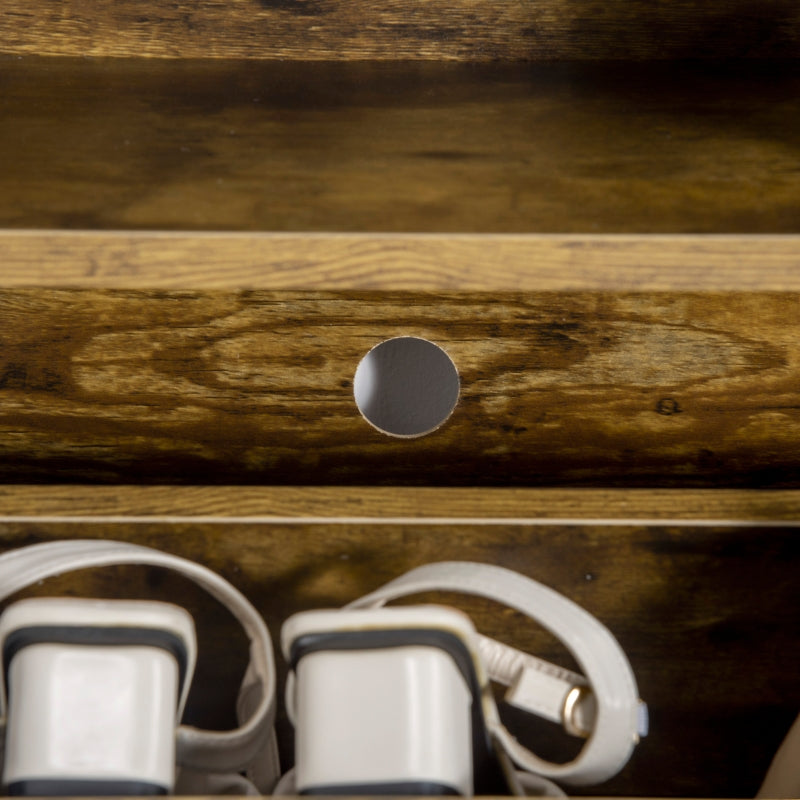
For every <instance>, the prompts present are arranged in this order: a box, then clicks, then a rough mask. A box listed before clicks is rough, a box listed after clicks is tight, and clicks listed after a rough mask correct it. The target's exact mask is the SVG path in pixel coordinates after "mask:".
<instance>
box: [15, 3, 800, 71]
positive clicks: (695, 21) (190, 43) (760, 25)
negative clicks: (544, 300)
mask: <svg viewBox="0 0 800 800" xmlns="http://www.w3.org/2000/svg"><path fill="white" fill-rule="evenodd" d="M798 23H800V13H799V12H798V9H797V5H796V3H793V2H791V0H770V2H766V3H753V2H750V1H748V0H710V2H709V1H706V2H702V0H680V2H671V3H648V2H646V0H626V2H624V3H623V2H617V3H601V2H597V0H540V1H539V2H533V0H518V2H514V3H508V2H503V0H481V2H475V1H474V0H379V1H378V2H373V3H367V4H365V3H361V2H358V0H228V2H225V3H221V2H218V1H217V0H200V1H199V2H193V3H190V2H185V0H184V1H183V2H171V3H163V2H158V0H147V1H146V2H143V1H142V0H138V1H137V0H116V2H114V3H107V2H102V0H62V2H59V3H58V4H56V5H54V4H52V3H48V2H46V0H30V1H29V2H23V0H6V1H5V2H4V4H3V10H2V13H0V52H5V53H38V54H43V55H73V56H84V55H91V56H136V57H140V56H144V57H159V58H208V57H228V58H230V57H235V58H242V57H244V58H257V59H263V58H267V59H365V58H368V59H456V60H463V61H492V60H497V59H504V60H519V59H523V60H527V59H534V60H538V59H564V58H569V59H573V58H577V59H604V58H605V59H607V58H620V59H648V58H687V57H689V58H691V57H697V58H742V57H743V58H759V57H765V56H770V57H775V56H780V57H792V56H796V55H797V53H798Z"/></svg>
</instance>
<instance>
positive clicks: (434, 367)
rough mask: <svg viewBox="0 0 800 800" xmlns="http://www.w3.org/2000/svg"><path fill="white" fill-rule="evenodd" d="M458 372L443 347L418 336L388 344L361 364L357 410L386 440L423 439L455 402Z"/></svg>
mask: <svg viewBox="0 0 800 800" xmlns="http://www.w3.org/2000/svg"><path fill="white" fill-rule="evenodd" d="M459 390H460V384H459V379H458V370H457V369H456V366H455V364H454V363H453V362H452V360H451V359H450V356H448V355H447V353H445V351H444V350H442V348H441V347H439V346H438V345H435V344H434V343H433V342H429V341H428V340H427V339H420V338H418V337H416V336H400V337H398V338H396V339H388V340H386V341H385V342H381V343H380V344H378V345H376V346H375V347H373V348H372V350H370V351H369V352H368V353H367V354H366V355H365V356H364V358H362V359H361V363H360V364H359V365H358V368H357V369H356V374H355V377H354V378H353V394H354V396H355V401H356V405H357V406H358V410H359V411H360V412H361V413H362V414H363V415H364V418H365V419H366V420H367V422H369V423H370V424H371V425H373V426H374V427H376V428H377V429H378V430H379V431H381V432H382V433H385V434H387V435H388V436H400V437H407V438H411V437H415V436H424V435H425V434H426V433H431V432H432V431H435V430H436V429H437V428H438V427H440V426H441V425H442V424H443V423H444V422H445V421H446V420H447V418H448V417H449V416H450V415H451V414H452V413H453V409H454V408H455V406H456V403H457V402H458V395H459Z"/></svg>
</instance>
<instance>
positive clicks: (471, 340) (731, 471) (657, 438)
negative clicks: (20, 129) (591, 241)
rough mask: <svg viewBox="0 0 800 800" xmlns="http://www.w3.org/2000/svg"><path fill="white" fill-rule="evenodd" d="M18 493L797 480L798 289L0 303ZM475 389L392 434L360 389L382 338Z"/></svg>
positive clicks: (7, 421)
mask: <svg viewBox="0 0 800 800" xmlns="http://www.w3.org/2000/svg"><path fill="white" fill-rule="evenodd" d="M0 316H1V317H2V319H3V328H2V331H1V332H0V345H2V346H1V347H0V477H2V480H3V481H6V482H15V483H19V482H26V481H34V482H39V481H46V482H51V481H58V480H82V481H96V482H101V483H117V482H128V483H159V482H168V483H209V484H229V483H260V484H297V483H301V484H315V485H322V484H362V483H366V484H373V485H374V484H381V485H387V484H406V485H408V484H414V485H497V486H502V485H518V486H530V485H565V484H567V485H569V484H573V485H584V486H585V485H595V486H608V485H621V486H636V485H642V486H700V487H703V486H706V487H707V486H725V485H730V486H773V487H781V486H783V487H797V486H798V485H800V447H798V442H800V314H799V313H798V295H797V293H794V292H787V293H763V294H755V293H737V292H728V293H672V294H670V293H653V294H647V293H635V294H625V293H618V294H612V293H602V292H598V293H578V292H576V293H564V294H556V293H526V294H505V295H496V294H480V293H476V294H470V295H465V294H441V295H433V294H422V293H417V294H411V293H395V294H380V293H373V294H370V293H357V292H354V293H350V294H347V295H346V296H345V295H342V294H336V293H321V292H317V293H314V292H266V291H246V292H239V293H233V292H206V293H202V292H189V291H183V292H166V291H164V292H155V291H151V292H147V291H92V290H82V291H81V290H73V291H68V290H44V289H42V290H22V289H20V290H12V289H8V290H5V291H3V292H2V293H0ZM402 335H411V336H420V337H423V338H426V339H429V340H431V341H433V342H435V343H437V344H439V345H440V346H441V347H443V348H444V349H445V350H446V351H447V352H448V353H449V355H450V356H451V358H452V359H453V361H454V363H455V365H456V367H457V369H458V371H459V374H460V379H461V397H460V400H459V403H458V405H457V406H456V409H455V411H454V413H453V415H452V417H451V418H450V419H449V421H448V422H447V423H446V424H445V425H444V426H443V427H442V428H440V429H439V430H438V431H436V432H435V433H432V434H431V435H429V436H424V437H422V438H419V439H412V440H405V439H394V438H391V437H388V436H386V435H384V434H382V433H379V432H378V431H376V430H375V429H373V428H372V427H371V426H370V425H368V424H367V423H366V422H365V420H364V419H363V418H362V417H361V415H360V414H359V412H358V409H357V407H356V405H355V402H354V399H353V385H352V383H353V375H354V372H355V369H356V367H357V365H358V363H359V361H360V359H361V358H362V357H363V356H364V355H365V354H366V353H367V351H368V350H369V349H370V348H371V347H372V346H374V345H375V344H377V343H378V342H380V341H382V340H385V339H388V338H391V337H394V336H402Z"/></svg>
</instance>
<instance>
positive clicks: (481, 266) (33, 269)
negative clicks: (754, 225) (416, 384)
mask: <svg viewBox="0 0 800 800" xmlns="http://www.w3.org/2000/svg"><path fill="white" fill-rule="evenodd" d="M0 264H2V269H1V270H0V288H29V289H38V288H42V289H44V288H59V289H64V288H82V289H152V290H176V289H177V290H192V291H196V290H208V289H212V290H227V291H234V292H236V291H241V290H249V289H269V290H287V289H288V290H295V291H296V290H307V289H309V288H313V289H316V290H327V291H330V290H333V291H338V292H344V293H348V292H353V291H356V292H358V291H382V292H397V291H400V292H403V291H405V292H408V291H416V292H499V293H508V292H512V293H513V292H517V293H518V292H542V291H550V292H573V291H598V290H599V291H608V292H663V291H669V292H680V291H690V292H720V291H722V292H730V291H753V292H794V293H797V292H800V235H794V236H790V235H784V236H781V235H773V236H767V235H760V236H747V235H728V236H722V235H714V236H709V235H695V236H691V235H682V236H679V235H578V234H572V235H569V234H567V235H556V234H528V235H513V234H487V235H473V234H452V235H449V234H396V235H393V234H363V233H362V234H302V233H295V234H276V233H202V232H197V233H179V232H155V233H154V232H147V231H133V232H120V231H107V232H102V231H53V230H32V231H16V230H0Z"/></svg>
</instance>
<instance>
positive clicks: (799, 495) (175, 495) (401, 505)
mask: <svg viewBox="0 0 800 800" xmlns="http://www.w3.org/2000/svg"><path fill="white" fill-rule="evenodd" d="M0 516H2V518H3V519H5V520H6V521H9V520H11V519H12V518H13V519H14V520H15V521H23V520H29V521H37V520H38V521H40V522H42V521H45V520H50V521H65V520H72V521H75V522H81V521H83V520H84V519H87V520H92V521H95V522H99V521H103V520H104V521H109V520H110V519H112V518H114V519H119V520H125V521H127V522H135V521H144V522H153V521H159V522H163V521H165V520H167V519H170V520H175V521H181V522H187V521H192V520H194V521H214V520H219V521H223V522H224V521H229V522H231V523H237V524H238V523H239V522H244V523H248V522H250V523H253V522H259V521H263V522H268V523H272V522H283V523H285V524H291V523H297V524H309V523H313V522H314V521H316V522H319V521H321V520H324V521H325V522H326V523H327V524H351V523H359V524H360V523H365V522H370V521H373V522H379V523H384V524H388V523H394V524H399V523H400V522H401V521H402V524H405V525H412V524H427V525H434V524H436V525H448V524H450V523H451V522H452V521H453V520H456V519H457V520H461V521H462V522H465V521H466V522H468V523H469V524H497V523H502V524H508V525H534V524H549V525H552V524H556V522H558V524H566V523H565V522H563V521H564V520H573V521H576V522H577V523H578V524H593V525H601V524H602V525H605V524H607V525H618V526H619V525H626V524H638V525H644V524H646V523H649V522H650V521H653V520H657V521H658V524H664V523H665V521H666V520H672V521H673V522H675V524H679V525H690V526H700V525H704V526H705V525H715V526H717V527H725V526H727V527H735V526H741V525H752V524H755V523H757V524H758V525H761V526H766V527H769V526H771V525H775V526H780V527H786V526H796V525H798V524H800V492H798V491H796V490H795V491H792V490H764V489H563V488H555V489H520V488H488V489H486V488H484V489H481V490H479V491H476V489H475V488H474V487H468V488H460V487H451V488H432V487H425V486H415V487H399V486H390V487H378V486H357V487H351V488H345V487H341V486H172V485H170V486H131V485H117V486H94V485H93V486H81V485H58V484H54V485H49V486H41V485H30V484H12V485H0ZM154 518H155V519H154Z"/></svg>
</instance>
